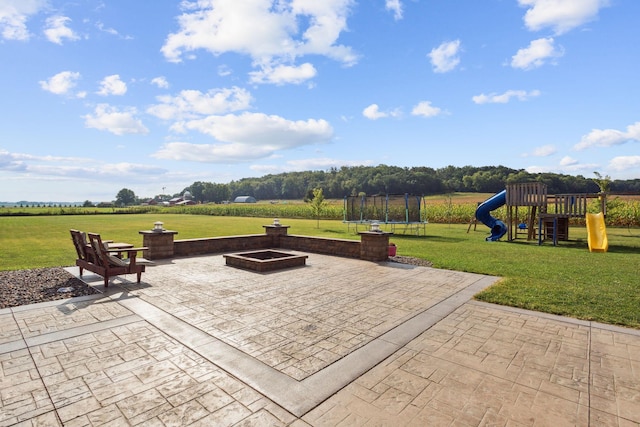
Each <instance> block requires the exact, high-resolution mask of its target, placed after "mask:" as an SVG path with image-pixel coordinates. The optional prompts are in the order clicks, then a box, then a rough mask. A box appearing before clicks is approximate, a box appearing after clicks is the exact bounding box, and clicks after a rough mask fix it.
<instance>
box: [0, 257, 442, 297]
mask: <svg viewBox="0 0 640 427" xmlns="http://www.w3.org/2000/svg"><path fill="white" fill-rule="evenodd" d="M389 261H391V262H398V263H401V264H411V265H418V266H421V267H431V266H432V264H431V262H430V261H427V260H425V259H420V258H412V257H406V256H395V257H389ZM97 293H99V292H98V291H96V290H95V289H94V288H92V287H91V286H88V285H87V284H86V283H84V282H83V281H82V280H79V279H77V278H76V277H74V276H73V275H72V274H71V273H69V272H68V271H66V270H65V269H63V268H61V267H54V268H35V269H32V270H11V271H0V308H8V307H17V306H20V305H27V304H35V303H38V302H46V301H54V300H59V299H66V298H72V297H80V296H84V295H92V294H97Z"/></svg>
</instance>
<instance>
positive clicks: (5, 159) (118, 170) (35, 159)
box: [0, 150, 166, 180]
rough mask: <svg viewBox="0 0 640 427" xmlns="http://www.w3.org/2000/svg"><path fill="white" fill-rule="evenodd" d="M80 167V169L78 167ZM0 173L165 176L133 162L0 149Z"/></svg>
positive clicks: (111, 176)
mask: <svg viewBox="0 0 640 427" xmlns="http://www.w3.org/2000/svg"><path fill="white" fill-rule="evenodd" d="M79 165H81V166H79ZM0 170H5V171H7V170H8V171H14V172H24V173H28V174H30V175H34V176H56V177H68V178H83V179H87V178H89V179H90V178H92V177H93V178H96V179H100V180H102V179H105V178H109V179H120V178H122V177H123V176H149V175H156V174H160V173H165V172H166V170H164V169H161V168H159V167H157V166H150V165H143V164H134V163H111V164H109V163H102V162H99V161H96V160H95V159H89V158H80V157H62V156H50V155H45V156H39V155H33V154H26V153H11V152H9V151H6V150H0Z"/></svg>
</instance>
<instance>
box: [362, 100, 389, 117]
mask: <svg viewBox="0 0 640 427" xmlns="http://www.w3.org/2000/svg"><path fill="white" fill-rule="evenodd" d="M362 115H363V116H365V117H366V118H367V119H370V120H378V119H381V118H383V117H387V114H386V113H383V112H381V111H380V107H378V104H371V105H369V106H368V107H367V108H365V109H364V110H362Z"/></svg>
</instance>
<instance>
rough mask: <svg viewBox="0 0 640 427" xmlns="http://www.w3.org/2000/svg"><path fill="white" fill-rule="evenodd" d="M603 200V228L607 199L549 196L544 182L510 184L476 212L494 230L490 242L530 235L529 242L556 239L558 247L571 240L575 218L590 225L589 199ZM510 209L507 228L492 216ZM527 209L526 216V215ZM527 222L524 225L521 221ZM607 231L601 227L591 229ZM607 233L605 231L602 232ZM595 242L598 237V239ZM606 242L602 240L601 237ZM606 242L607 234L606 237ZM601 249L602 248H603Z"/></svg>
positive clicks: (589, 195) (585, 194) (600, 196)
mask: <svg viewBox="0 0 640 427" xmlns="http://www.w3.org/2000/svg"><path fill="white" fill-rule="evenodd" d="M593 198H598V199H599V200H600V211H601V213H602V218H603V220H602V221H603V224H602V225H604V216H605V215H606V199H605V196H604V195H601V194H589V193H573V194H555V195H548V194H547V186H546V184H543V183H540V182H531V183H521V184H508V185H507V188H506V190H503V191H501V192H500V193H497V194H496V195H494V196H493V197H491V198H489V199H487V200H486V201H485V202H484V203H482V204H480V205H479V206H478V208H477V209H476V218H477V219H478V220H479V221H481V222H482V223H483V224H485V225H486V226H487V227H489V228H490V229H491V235H490V236H489V237H487V240H488V241H495V240H498V239H500V238H501V237H503V236H504V235H505V234H506V235H507V240H508V241H512V240H515V239H517V238H518V235H519V234H521V233H526V234H527V240H533V239H535V237H536V225H537V237H538V244H542V242H543V241H544V240H547V239H552V240H553V244H554V245H556V244H557V242H558V240H569V221H570V219H571V218H585V219H586V221H587V224H588V225H589V217H588V216H587V213H588V212H587V208H588V204H589V199H593ZM503 205H506V209H507V218H506V224H505V223H503V222H502V221H500V220H498V219H496V218H494V217H493V216H491V214H490V212H491V211H493V210H495V209H498V208H499V207H501V206H503ZM523 208H524V213H523ZM522 218H524V221H522V220H521V219H522ZM595 228H597V229H598V230H604V229H602V228H600V227H595V224H594V227H591V229H592V230H593V229H595ZM600 232H603V231H600ZM594 239H595V237H594ZM599 240H600V241H602V240H603V239H602V236H600V239H599ZM604 240H606V234H605V235H604ZM600 245H601V244H600Z"/></svg>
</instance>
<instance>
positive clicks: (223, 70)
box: [218, 64, 233, 77]
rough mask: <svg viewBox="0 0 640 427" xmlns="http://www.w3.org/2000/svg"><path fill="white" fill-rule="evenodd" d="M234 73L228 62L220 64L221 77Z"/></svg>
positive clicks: (219, 73) (219, 72)
mask: <svg viewBox="0 0 640 427" xmlns="http://www.w3.org/2000/svg"><path fill="white" fill-rule="evenodd" d="M232 73H233V70H232V69H231V68H230V67H229V66H228V65H226V64H222V65H220V66H218V75H219V76H220V77H226V76H230V75H231V74H232Z"/></svg>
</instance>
